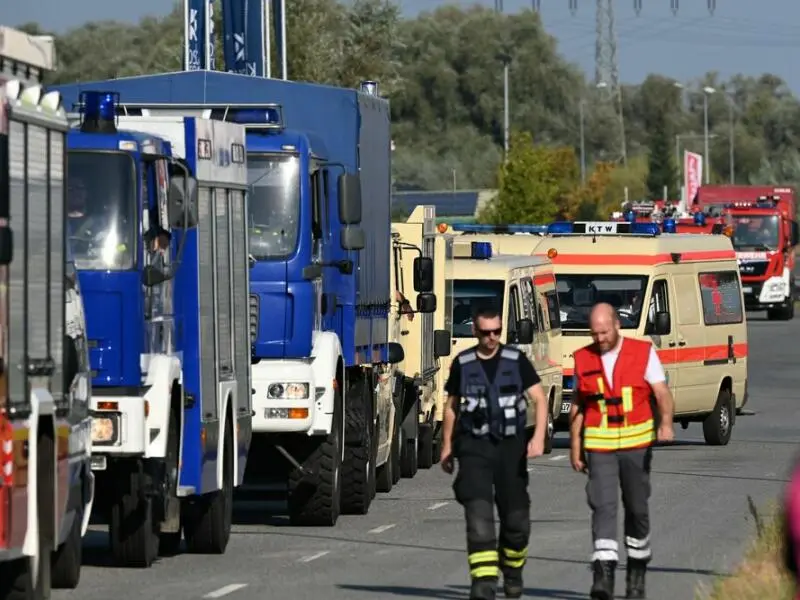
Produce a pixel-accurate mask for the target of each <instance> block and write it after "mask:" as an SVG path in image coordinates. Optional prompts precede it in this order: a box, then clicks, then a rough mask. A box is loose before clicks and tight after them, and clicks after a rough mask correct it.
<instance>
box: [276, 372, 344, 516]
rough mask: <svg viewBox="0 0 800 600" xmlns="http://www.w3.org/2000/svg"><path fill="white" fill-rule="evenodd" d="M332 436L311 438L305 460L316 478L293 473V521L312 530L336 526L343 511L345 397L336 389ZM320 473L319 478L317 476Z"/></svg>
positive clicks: (290, 478) (293, 470)
mask: <svg viewBox="0 0 800 600" xmlns="http://www.w3.org/2000/svg"><path fill="white" fill-rule="evenodd" d="M334 407H335V408H334V413H333V424H332V429H331V433H330V434H329V435H328V436H327V437H325V438H323V439H322V440H319V439H318V438H310V439H309V440H308V442H307V443H308V444H310V445H311V446H310V447H307V448H306V452H307V453H308V456H307V457H306V458H304V459H303V460H301V461H300V462H301V464H302V465H303V468H304V469H307V470H308V471H309V472H310V473H311V474H312V476H311V477H309V476H308V475H307V474H304V473H302V472H301V471H299V470H297V469H292V471H291V473H290V474H289V498H288V504H289V522H290V523H291V524H292V525H304V526H309V527H333V526H334V525H336V521H337V520H338V519H339V513H340V512H341V494H342V444H344V432H343V431H342V398H341V392H340V391H339V388H338V387H337V388H336V389H335V390H334ZM314 474H316V476H314Z"/></svg>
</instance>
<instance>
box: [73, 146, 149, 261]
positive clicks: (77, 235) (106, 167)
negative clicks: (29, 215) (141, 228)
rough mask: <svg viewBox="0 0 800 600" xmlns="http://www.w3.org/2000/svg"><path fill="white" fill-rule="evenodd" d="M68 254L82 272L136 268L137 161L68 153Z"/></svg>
mask: <svg viewBox="0 0 800 600" xmlns="http://www.w3.org/2000/svg"><path fill="white" fill-rule="evenodd" d="M67 164H68V167H67V217H68V221H69V232H70V235H69V239H70V250H72V255H73V257H74V259H75V266H76V267H77V268H78V269H79V270H102V271H107V270H116V271H120V270H127V269H132V268H133V267H134V264H135V260H134V257H135V251H136V241H135V240H136V231H137V230H136V163H135V162H134V160H133V157H132V156H130V155H129V154H125V153H123V152H102V151H85V150H80V151H78V150H70V152H69V159H68V161H67Z"/></svg>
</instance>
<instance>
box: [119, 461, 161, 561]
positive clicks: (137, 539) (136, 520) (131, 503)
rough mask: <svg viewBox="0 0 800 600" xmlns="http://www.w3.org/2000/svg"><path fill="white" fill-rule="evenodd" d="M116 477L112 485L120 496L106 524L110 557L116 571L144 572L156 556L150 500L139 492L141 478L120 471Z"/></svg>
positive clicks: (140, 476)
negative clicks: (116, 566)
mask: <svg viewBox="0 0 800 600" xmlns="http://www.w3.org/2000/svg"><path fill="white" fill-rule="evenodd" d="M121 466H122V465H121ZM123 469H124V466H123ZM119 477H120V480H119V481H117V482H115V483H116V485H117V486H118V489H120V490H122V493H119V492H118V493H119V497H118V498H116V499H115V500H114V503H113V504H112V506H111V520H110V521H109V524H108V536H109V538H110V540H111V554H112V556H113V557H114V562H116V563H117V565H119V566H120V567H136V568H147V567H149V566H150V565H152V564H153V561H154V560H155V559H156V556H158V531H157V527H156V522H155V519H154V515H153V512H154V511H153V508H154V507H153V500H152V498H149V497H146V496H145V495H144V494H143V493H141V492H140V486H141V485H142V483H143V481H142V479H143V478H144V477H145V475H140V474H139V473H138V472H137V471H133V470H123V472H122V473H121V474H120V476H119Z"/></svg>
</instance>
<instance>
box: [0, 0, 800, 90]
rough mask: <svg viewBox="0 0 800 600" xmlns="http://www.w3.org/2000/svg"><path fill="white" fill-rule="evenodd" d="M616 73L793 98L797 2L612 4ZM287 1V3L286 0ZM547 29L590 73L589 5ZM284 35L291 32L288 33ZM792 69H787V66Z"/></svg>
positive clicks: (46, 4)
mask: <svg viewBox="0 0 800 600" xmlns="http://www.w3.org/2000/svg"><path fill="white" fill-rule="evenodd" d="M532 1H533V0H504V9H505V11H506V12H513V11H517V10H520V9H522V8H525V7H530V6H532ZM614 1H615V13H616V20H617V34H618V38H619V41H618V54H619V63H620V73H621V77H622V79H623V81H625V82H630V83H634V82H638V81H641V80H642V79H643V78H644V77H645V76H646V75H647V73H650V72H657V73H661V74H663V75H665V76H668V77H674V78H675V79H678V80H681V81H687V80H690V79H692V78H695V77H698V76H699V75H701V74H702V73H704V72H706V71H709V70H716V71H719V72H720V73H721V74H722V75H724V76H728V75H731V74H734V73H738V72H742V73H745V74H750V75H756V74H759V73H762V72H772V73H775V74H776V75H779V76H781V77H783V78H784V79H785V80H787V81H788V82H789V84H790V86H791V87H792V89H793V90H795V92H798V93H800V69H798V68H797V65H798V59H800V2H799V1H798V0H716V5H717V7H716V11H715V13H714V15H713V16H710V15H709V13H708V9H707V6H706V2H707V0H682V1H680V8H679V11H678V14H677V16H673V15H672V12H671V11H670V0H644V1H643V4H644V5H645V6H644V9H643V11H642V14H641V15H640V16H638V17H637V16H636V15H635V14H634V11H633V0H614ZM0 2H2V3H3V4H4V6H3V10H2V13H3V14H2V17H0V19H2V21H3V23H5V24H10V25H15V24H19V23H22V22H26V21H37V22H39V23H40V24H41V25H42V26H43V27H45V28H47V29H51V30H56V31H63V30H64V29H68V28H70V27H75V26H77V25H80V24H82V23H83V22H85V21H88V20H102V19H118V20H122V21H136V20H137V19H139V18H140V17H142V16H145V15H147V14H156V15H158V14H163V13H166V12H168V11H169V10H170V7H171V6H173V2H172V1H171V0H135V1H127V2H126V1H124V0H123V1H120V0H106V1H100V0H69V2H65V0H0ZM287 2H291V0H287ZM448 3H449V4H457V5H462V6H468V5H471V4H476V3H479V4H483V5H485V6H490V7H493V6H494V0H483V1H482V2H475V1H467V0H461V1H459V0H451V1H450V2H446V1H443V0H401V1H400V4H401V6H402V7H403V11H404V13H405V14H407V15H409V16H411V15H415V14H417V13H418V12H419V11H420V10H421V9H423V8H426V7H435V6H439V5H442V4H448ZM541 4H542V15H543V19H544V23H545V27H546V28H547V30H548V31H549V32H550V33H551V34H552V35H554V36H556V38H557V39H558V40H559V45H560V51H561V53H562V54H563V55H565V56H566V57H567V58H568V59H569V60H570V61H573V62H576V63H578V64H580V65H581V66H582V67H583V68H584V69H586V71H587V73H593V72H594V66H593V65H594V4H595V2H593V0H578V4H579V8H578V12H577V14H576V15H575V16H571V15H570V12H569V9H568V5H569V2H568V0H541ZM290 34H291V32H290ZM793 65H794V66H793Z"/></svg>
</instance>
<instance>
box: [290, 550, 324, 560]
mask: <svg viewBox="0 0 800 600" xmlns="http://www.w3.org/2000/svg"><path fill="white" fill-rule="evenodd" d="M330 553H331V551H330V550H323V551H322V552H317V553H316V554H310V555H309V556H304V557H303V558H301V559H300V560H299V561H297V562H302V563H310V562H311V561H312V560H317V559H318V558H322V557H323V556H325V555H326V554H330Z"/></svg>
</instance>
